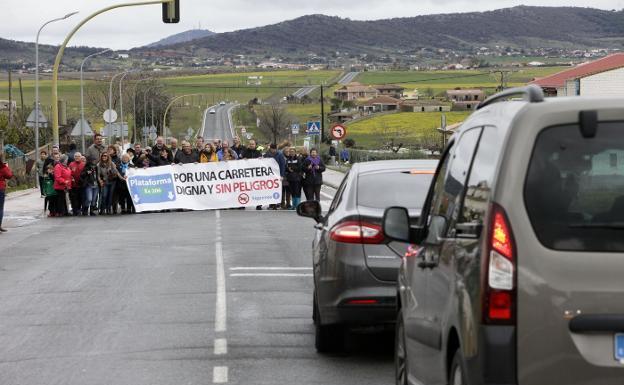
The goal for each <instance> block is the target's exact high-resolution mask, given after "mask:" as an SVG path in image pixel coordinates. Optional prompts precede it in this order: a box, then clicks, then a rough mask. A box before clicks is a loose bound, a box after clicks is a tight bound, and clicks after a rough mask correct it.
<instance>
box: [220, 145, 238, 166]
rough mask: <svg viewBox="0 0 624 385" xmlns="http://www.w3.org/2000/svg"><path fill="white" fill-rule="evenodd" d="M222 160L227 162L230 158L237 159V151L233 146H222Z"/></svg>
mask: <svg viewBox="0 0 624 385" xmlns="http://www.w3.org/2000/svg"><path fill="white" fill-rule="evenodd" d="M220 160H221V161H222V162H227V161H230V160H236V152H234V150H232V149H231V148H225V147H224V148H222V149H221V159H220Z"/></svg>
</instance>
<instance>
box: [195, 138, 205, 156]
mask: <svg viewBox="0 0 624 385" xmlns="http://www.w3.org/2000/svg"><path fill="white" fill-rule="evenodd" d="M193 150H194V151H195V152H196V153H198V154H199V153H200V152H202V151H203V150H204V138H202V137H201V136H198V137H197V138H196V139H195V148H194V149H193Z"/></svg>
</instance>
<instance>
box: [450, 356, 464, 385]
mask: <svg viewBox="0 0 624 385" xmlns="http://www.w3.org/2000/svg"><path fill="white" fill-rule="evenodd" d="M467 383H468V382H467V381H466V368H465V366H464V356H463V354H462V352H461V348H459V349H457V351H456V352H455V355H454V356H453V362H452V363H451V371H450V375H449V385H465V384H467Z"/></svg>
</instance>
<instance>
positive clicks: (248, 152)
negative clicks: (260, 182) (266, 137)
mask: <svg viewBox="0 0 624 385" xmlns="http://www.w3.org/2000/svg"><path fill="white" fill-rule="evenodd" d="M242 158H243V159H257V158H262V152H261V151H260V150H258V149H257V148H256V141H255V140H253V139H252V140H250V141H249V143H248V144H247V148H245V149H244V150H243V156H242Z"/></svg>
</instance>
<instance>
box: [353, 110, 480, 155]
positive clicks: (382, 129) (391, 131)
mask: <svg viewBox="0 0 624 385" xmlns="http://www.w3.org/2000/svg"><path fill="white" fill-rule="evenodd" d="M444 114H445V115H446V119H447V124H449V125H451V124H454V123H459V122H462V121H464V120H465V119H466V118H467V117H468V116H469V115H470V112H445V113H444ZM441 115H442V113H441V112H399V113H393V114H388V115H381V116H375V117H373V118H370V119H363V120H360V121H356V122H353V123H351V124H347V130H348V137H349V138H351V139H353V140H355V145H356V146H357V147H358V148H380V147H381V146H382V145H383V144H384V143H383V142H384V140H385V139H384V138H388V137H396V142H397V143H400V142H402V143H403V144H404V145H405V146H412V145H417V144H420V143H421V142H422V141H423V140H425V139H426V138H431V137H432V136H434V137H435V136H438V135H440V134H439V133H438V131H437V130H436V128H438V127H440V122H441Z"/></svg>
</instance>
